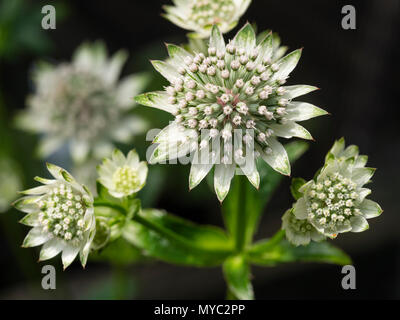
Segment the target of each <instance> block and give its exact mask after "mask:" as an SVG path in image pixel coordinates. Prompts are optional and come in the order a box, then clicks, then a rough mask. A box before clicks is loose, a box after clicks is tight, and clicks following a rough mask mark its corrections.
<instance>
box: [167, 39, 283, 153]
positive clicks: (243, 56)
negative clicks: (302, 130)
mask: <svg viewBox="0 0 400 320" xmlns="http://www.w3.org/2000/svg"><path fill="white" fill-rule="evenodd" d="M278 70H279V65H278V64H275V63H272V62H271V61H270V60H268V59H264V60H263V59H261V58H260V57H259V52H258V50H257V49H256V48H254V49H253V50H252V51H251V52H246V50H244V49H243V48H240V47H237V46H235V45H234V44H233V43H229V44H228V45H227V46H226V50H225V51H218V50H217V49H216V48H214V47H210V48H209V49H208V56H206V55H204V54H202V53H199V54H196V55H195V56H194V57H193V56H187V57H186V58H185V59H184V65H182V66H180V67H179V69H178V72H179V73H180V74H181V75H182V78H178V79H176V80H175V81H173V82H172V83H171V85H170V86H168V87H167V88H166V91H167V93H168V96H169V103H170V104H172V105H174V106H175V107H176V108H175V111H174V115H175V117H176V122H178V123H181V124H182V125H184V126H185V127H187V128H190V129H196V130H198V131H200V130H202V129H211V131H212V132H214V133H213V135H217V134H218V133H219V131H221V130H224V131H226V130H228V131H230V132H231V131H232V130H233V129H243V130H244V131H245V130H247V129H252V130H254V135H255V138H256V141H257V143H259V144H260V145H261V146H262V147H264V148H266V147H268V145H267V143H266V139H267V138H269V137H270V136H271V135H273V134H274V131H273V130H272V128H270V127H269V124H272V123H279V124H281V123H284V122H285V121H286V119H285V115H286V106H287V105H288V103H289V101H288V100H287V99H285V98H284V97H282V96H283V95H284V93H285V88H284V87H281V86H280V85H281V84H283V83H285V81H286V79H278V80H271V78H272V77H273V75H274V73H275V72H277V71H278ZM214 129H216V130H214ZM230 132H229V133H230ZM229 133H226V134H227V135H229ZM243 136H244V139H246V137H245V134H244V135H243Z"/></svg>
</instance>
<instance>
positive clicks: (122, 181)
mask: <svg viewBox="0 0 400 320" xmlns="http://www.w3.org/2000/svg"><path fill="white" fill-rule="evenodd" d="M112 180H113V183H114V185H115V190H116V191H117V192H121V193H124V194H129V193H131V191H132V190H134V189H136V188H137V187H138V185H139V184H140V180H139V177H138V175H137V172H136V171H135V170H134V169H132V168H131V167H129V166H123V167H120V168H118V169H117V170H116V171H115V172H114V174H113V177H112Z"/></svg>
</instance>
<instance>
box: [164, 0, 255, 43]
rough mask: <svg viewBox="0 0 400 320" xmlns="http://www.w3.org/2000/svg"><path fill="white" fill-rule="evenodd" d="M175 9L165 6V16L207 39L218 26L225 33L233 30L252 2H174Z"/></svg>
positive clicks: (219, 0)
mask: <svg viewBox="0 0 400 320" xmlns="http://www.w3.org/2000/svg"><path fill="white" fill-rule="evenodd" d="M173 2H174V4H175V7H173V6H164V9H165V11H166V14H164V16H165V17H166V18H167V19H168V20H170V21H171V22H172V23H174V24H176V25H178V26H179V27H181V28H183V29H186V30H191V31H194V32H195V33H193V34H192V36H193V37H199V38H205V37H208V36H209V35H210V32H211V27H212V26H213V25H217V26H218V27H219V28H220V29H221V31H222V32H223V33H225V32H228V31H230V30H231V29H233V28H234V27H235V26H236V24H237V23H238V21H239V19H240V17H241V16H242V15H243V13H244V12H245V11H246V10H247V8H248V6H249V5H250V2H251V0H184V1H182V0H173Z"/></svg>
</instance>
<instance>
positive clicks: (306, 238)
mask: <svg viewBox="0 0 400 320" xmlns="http://www.w3.org/2000/svg"><path fill="white" fill-rule="evenodd" d="M282 229H283V230H285V234H286V238H287V239H288V241H289V242H290V243H292V244H294V245H296V246H299V245H303V246H304V245H307V244H309V243H310V241H311V240H313V241H317V242H318V241H322V240H324V239H325V236H324V235H323V234H321V233H320V232H318V230H317V229H315V228H314V226H313V225H312V224H311V223H309V222H308V221H307V220H306V219H304V220H300V219H297V218H296V216H295V215H294V214H293V210H292V209H289V210H287V211H286V212H285V214H284V215H283V217H282Z"/></svg>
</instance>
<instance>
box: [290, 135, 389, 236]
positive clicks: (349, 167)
mask: <svg viewBox="0 0 400 320" xmlns="http://www.w3.org/2000/svg"><path fill="white" fill-rule="evenodd" d="M344 146H345V142H344V139H343V138H342V139H340V140H339V141H336V142H335V144H334V145H333V147H332V149H331V150H330V151H329V152H328V154H327V156H326V160H325V165H324V167H323V168H322V170H321V172H320V173H319V174H318V176H316V177H315V178H314V179H313V180H311V181H309V182H307V183H306V184H304V185H303V186H302V187H301V188H300V189H299V191H300V192H301V193H302V194H303V197H301V198H300V199H299V200H298V201H297V202H296V204H295V205H294V207H293V213H294V215H295V216H296V217H297V219H301V220H307V221H308V222H309V223H311V224H312V225H313V226H314V227H315V228H316V229H317V230H318V231H319V232H321V233H323V234H324V235H326V236H328V237H331V238H335V237H336V236H337V235H338V234H339V233H343V232H348V231H351V232H361V231H365V230H367V229H368V228H369V226H368V222H367V219H370V218H374V217H377V216H379V215H380V214H381V213H382V212H383V211H382V209H381V207H380V206H379V205H378V204H377V203H376V202H374V201H372V200H369V199H366V197H367V196H368V195H369V194H370V193H371V190H370V189H367V188H363V185H364V184H366V183H368V182H369V181H370V179H371V177H372V175H373V174H374V172H375V169H373V168H367V167H365V164H366V163H367V158H368V157H367V156H364V155H359V154H358V147H357V146H354V145H351V146H349V147H347V148H346V149H345V147H344Z"/></svg>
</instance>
